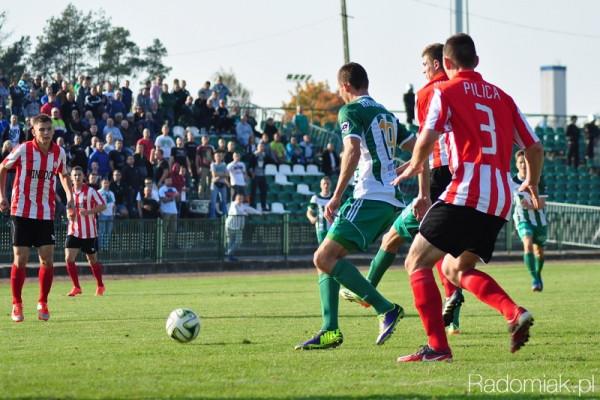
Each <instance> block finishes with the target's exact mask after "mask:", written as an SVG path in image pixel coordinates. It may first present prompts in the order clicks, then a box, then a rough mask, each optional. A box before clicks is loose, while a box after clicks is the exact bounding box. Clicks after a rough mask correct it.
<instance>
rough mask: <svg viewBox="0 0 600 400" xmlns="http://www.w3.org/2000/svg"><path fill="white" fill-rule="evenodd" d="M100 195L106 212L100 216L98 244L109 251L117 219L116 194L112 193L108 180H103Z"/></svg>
mask: <svg viewBox="0 0 600 400" xmlns="http://www.w3.org/2000/svg"><path fill="white" fill-rule="evenodd" d="M98 194H99V195H100V196H102V199H104V204H106V208H105V209H104V211H102V212H101V213H100V214H98V239H99V243H98V244H99V245H100V248H101V249H108V248H109V246H110V237H111V235H112V231H113V221H114V219H115V194H114V193H113V192H111V191H110V181H109V180H108V179H107V178H104V179H102V189H100V190H98Z"/></svg>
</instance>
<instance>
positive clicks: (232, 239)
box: [225, 194, 262, 261]
mask: <svg viewBox="0 0 600 400" xmlns="http://www.w3.org/2000/svg"><path fill="white" fill-rule="evenodd" d="M250 214H257V215H260V214H262V213H261V212H260V211H258V210H257V209H255V208H253V207H251V206H249V205H248V204H246V203H244V195H243V194H238V195H237V196H235V198H234V201H233V202H232V203H231V204H230V205H229V211H228V213H227V219H226V220H225V234H226V236H227V252H226V254H227V259H228V260H229V261H237V258H235V255H234V254H235V252H236V250H237V249H238V248H239V246H240V245H241V244H242V239H243V233H244V225H245V222H246V216H248V215H250Z"/></svg>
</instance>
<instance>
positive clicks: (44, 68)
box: [30, 4, 94, 79]
mask: <svg viewBox="0 0 600 400" xmlns="http://www.w3.org/2000/svg"><path fill="white" fill-rule="evenodd" d="M93 19H94V16H93V14H92V13H91V12H88V13H87V14H84V13H83V12H82V11H80V10H78V9H77V8H76V7H75V6H74V5H73V4H69V5H67V7H66V8H65V9H64V10H63V12H62V13H61V15H60V16H58V17H51V18H50V19H48V21H47V22H46V26H45V27H44V30H43V34H42V35H41V36H38V37H37V40H38V43H37V45H36V47H35V50H34V52H33V54H31V57H30V61H31V65H32V67H33V68H34V70H35V71H36V72H38V73H41V74H44V75H47V74H49V73H53V72H62V73H64V74H65V75H66V76H68V77H69V78H71V79H74V78H75V76H76V75H77V73H79V72H80V71H81V70H83V69H84V68H85V67H86V65H87V63H86V55H87V51H86V50H87V48H88V46H87V44H88V40H89V33H90V24H91V23H92V22H93Z"/></svg>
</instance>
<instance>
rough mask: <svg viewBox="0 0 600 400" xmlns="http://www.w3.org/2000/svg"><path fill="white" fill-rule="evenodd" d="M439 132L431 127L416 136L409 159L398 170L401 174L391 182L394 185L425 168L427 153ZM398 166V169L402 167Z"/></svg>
mask: <svg viewBox="0 0 600 400" xmlns="http://www.w3.org/2000/svg"><path fill="white" fill-rule="evenodd" d="M439 136H440V132H438V131H435V130H433V129H424V130H423V132H421V133H420V134H419V136H418V138H417V141H416V143H415V147H414V149H413V153H412V157H411V158H410V161H409V162H408V163H406V164H404V165H403V166H402V167H404V170H402V171H398V172H400V173H401V174H400V175H399V176H398V177H397V178H396V179H394V181H393V182H392V183H393V184H394V185H397V184H399V183H400V182H402V181H403V180H406V179H408V178H412V177H413V176H416V175H418V174H419V173H422V172H423V171H424V170H425V164H426V163H427V160H428V159H429V154H431V152H432V151H433V146H434V144H435V142H436V141H437V140H438V138H439ZM402 167H401V168H399V169H402Z"/></svg>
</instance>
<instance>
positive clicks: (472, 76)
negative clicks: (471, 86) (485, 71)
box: [455, 69, 483, 81]
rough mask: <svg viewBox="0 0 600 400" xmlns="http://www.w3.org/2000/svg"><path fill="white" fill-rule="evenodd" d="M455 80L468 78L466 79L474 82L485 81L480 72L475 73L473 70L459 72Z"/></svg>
mask: <svg viewBox="0 0 600 400" xmlns="http://www.w3.org/2000/svg"><path fill="white" fill-rule="evenodd" d="M455 78H466V79H470V80H472V81H482V80H483V78H482V77H481V74H480V73H479V72H475V71H474V70H472V69H469V70H466V71H458V73H457V74H456V76H455Z"/></svg>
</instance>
